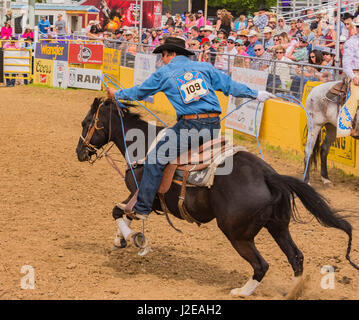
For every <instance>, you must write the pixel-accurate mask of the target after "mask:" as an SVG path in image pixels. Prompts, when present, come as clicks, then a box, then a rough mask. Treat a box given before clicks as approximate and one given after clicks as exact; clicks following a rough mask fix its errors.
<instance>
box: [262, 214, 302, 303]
mask: <svg viewBox="0 0 359 320" xmlns="http://www.w3.org/2000/svg"><path fill="white" fill-rule="evenodd" d="M288 223H289V221H273V220H271V221H270V222H268V223H267V224H266V226H265V227H266V228H267V230H268V232H269V233H270V234H271V235H272V237H273V239H274V240H275V241H276V243H277V244H278V246H279V247H280V248H281V249H282V251H283V252H284V254H285V255H286V256H287V259H288V261H289V263H290V264H291V266H292V269H293V271H294V287H293V288H292V289H291V291H290V293H289V294H288V295H287V299H293V298H296V297H297V295H298V294H299V292H300V291H301V289H302V288H303V283H304V282H303V278H302V275H303V259H304V257H303V254H302V252H301V251H300V250H299V249H298V247H297V246H296V244H295V243H294V241H293V239H292V237H291V235H290V233H289V229H288Z"/></svg>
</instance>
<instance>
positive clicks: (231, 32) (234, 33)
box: [229, 29, 237, 38]
mask: <svg viewBox="0 0 359 320" xmlns="http://www.w3.org/2000/svg"><path fill="white" fill-rule="evenodd" d="M229 37H235V38H237V30H236V29H233V30H231V31H229Z"/></svg>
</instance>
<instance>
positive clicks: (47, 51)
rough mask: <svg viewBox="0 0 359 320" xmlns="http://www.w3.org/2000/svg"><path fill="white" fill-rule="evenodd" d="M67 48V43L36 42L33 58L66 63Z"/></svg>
mask: <svg viewBox="0 0 359 320" xmlns="http://www.w3.org/2000/svg"><path fill="white" fill-rule="evenodd" d="M68 52H69V46H68V44H67V43H46V42H40V43H39V42H38V43H36V47H35V58H37V59H48V60H60V61H67V59H68Z"/></svg>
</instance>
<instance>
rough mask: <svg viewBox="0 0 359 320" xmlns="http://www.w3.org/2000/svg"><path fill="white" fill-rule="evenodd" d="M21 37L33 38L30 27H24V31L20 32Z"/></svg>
mask: <svg viewBox="0 0 359 320" xmlns="http://www.w3.org/2000/svg"><path fill="white" fill-rule="evenodd" d="M21 38H23V39H28V40H31V41H32V40H34V33H33V32H32V31H31V29H30V28H26V29H25V31H24V33H23V34H22V36H21Z"/></svg>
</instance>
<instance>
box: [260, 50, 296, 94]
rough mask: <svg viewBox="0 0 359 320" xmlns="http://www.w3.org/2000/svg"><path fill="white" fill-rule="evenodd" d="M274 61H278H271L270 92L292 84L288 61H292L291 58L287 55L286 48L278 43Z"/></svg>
mask: <svg viewBox="0 0 359 320" xmlns="http://www.w3.org/2000/svg"><path fill="white" fill-rule="evenodd" d="M274 61H277V63H274V62H272V63H271V67H270V73H269V74H268V80H267V89H266V90H267V91H269V92H272V91H273V88H275V89H280V88H281V89H287V88H289V86H290V68H289V65H288V63H286V62H291V60H290V59H288V58H287V57H286V56H285V48H284V47H283V46H281V45H278V46H276V47H275V59H274ZM279 61H280V62H279ZM281 62H282V63H281Z"/></svg>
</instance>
